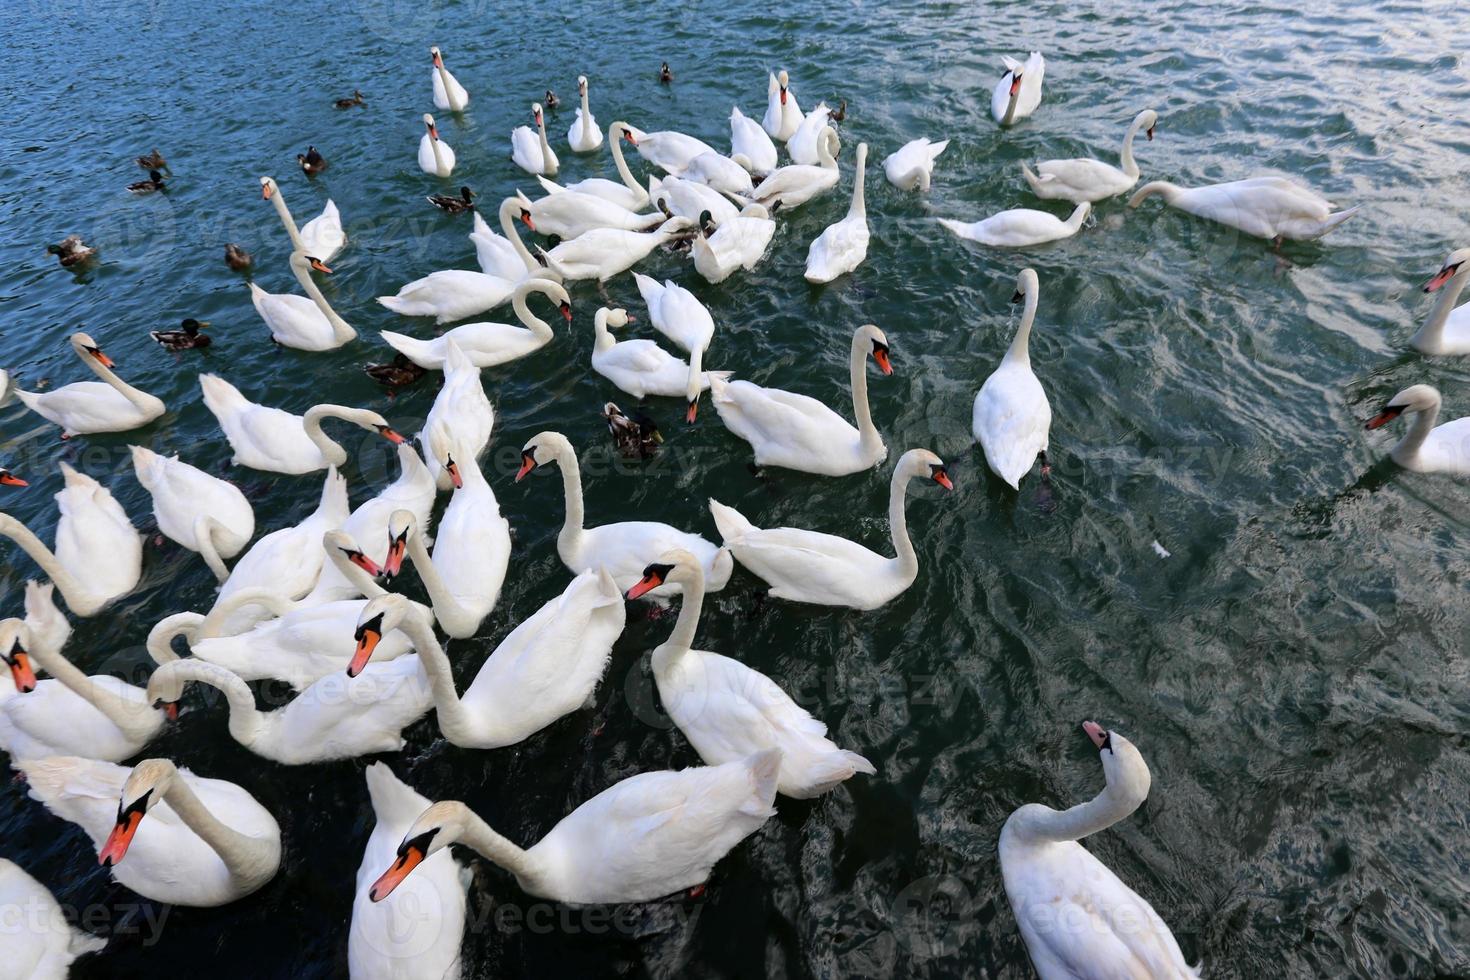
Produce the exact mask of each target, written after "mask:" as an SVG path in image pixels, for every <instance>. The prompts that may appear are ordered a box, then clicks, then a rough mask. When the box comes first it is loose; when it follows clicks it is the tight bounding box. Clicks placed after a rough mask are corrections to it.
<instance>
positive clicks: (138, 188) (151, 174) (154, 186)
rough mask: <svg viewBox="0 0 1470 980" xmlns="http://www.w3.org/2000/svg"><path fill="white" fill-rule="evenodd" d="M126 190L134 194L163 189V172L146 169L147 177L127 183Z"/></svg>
mask: <svg viewBox="0 0 1470 980" xmlns="http://www.w3.org/2000/svg"><path fill="white" fill-rule="evenodd" d="M128 190H130V191H132V192H133V193H134V194H152V193H153V192H154V191H161V190H163V174H161V173H159V172H158V171H157V170H150V171H148V179H147V180H140V181H138V182H137V183H135V184H129V185H128Z"/></svg>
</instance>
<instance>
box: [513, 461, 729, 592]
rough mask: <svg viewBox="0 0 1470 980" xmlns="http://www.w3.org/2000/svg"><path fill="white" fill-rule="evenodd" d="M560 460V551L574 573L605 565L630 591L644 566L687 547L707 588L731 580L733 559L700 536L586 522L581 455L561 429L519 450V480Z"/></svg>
mask: <svg viewBox="0 0 1470 980" xmlns="http://www.w3.org/2000/svg"><path fill="white" fill-rule="evenodd" d="M548 463H556V464H557V465H558V466H559V467H561V479H562V489H563V491H564V493H565V496H566V508H567V513H566V520H565V521H564V522H563V524H562V528H561V533H559V534H558V535H557V536H556V553H557V554H558V555H560V556H561V560H562V564H564V565H566V566H567V568H568V569H570V570H571V571H572V572H573V573H574V574H575V573H578V572H581V571H583V570H584V569H588V568H597V567H599V566H600V567H602V568H606V569H607V571H608V573H609V574H610V575H612V577H613V581H614V582H616V583H617V586H618V588H619V589H624V590H626V589H631V588H632V587H633V583H635V582H637V581H638V580H639V579H640V578H642V577H643V569H644V568H645V567H646V566H647V565H648V563H649V562H650V561H653V560H654V559H656V558H657V557H658V556H659V555H661V554H663V553H664V552H665V551H670V550H672V549H674V548H683V549H684V550H685V551H688V552H690V553H692V554H693V555H695V557H697V558H698V559H699V561H700V562H701V563H702V564H703V566H704V578H705V586H706V588H707V589H708V590H709V591H710V592H718V591H719V590H720V589H723V588H724V587H725V583H727V582H729V581H730V572H731V570H732V569H733V568H734V562H732V561H731V560H730V553H729V552H728V551H726V550H725V549H724V548H719V547H716V546H715V545H713V544H711V543H710V542H709V541H706V540H705V539H704V538H702V537H700V536H699V535H697V534H691V533H689V532H687V531H680V530H678V529H677V528H673V527H670V526H669V525H667V524H662V523H658V522H655V521H619V522H617V523H614V524H603V525H602V526H600V527H590V528H589V527H583V526H582V471H581V467H580V466H579V465H578V464H577V453H576V451H575V450H573V449H572V444H571V443H570V442H568V441H567V437H566V436H564V435H562V434H561V433H559V432H542V433H540V434H539V435H536V436H534V437H532V438H531V439H530V440H529V441H528V442H527V443H526V445H525V447H524V448H523V449H522V450H521V468H520V470H519V471H518V472H517V473H516V482H517V483H519V482H520V481H521V480H524V479H525V478H526V474H528V473H530V472H531V471H532V470H534V469H535V468H536V467H538V466H545V465H546V464H548ZM677 592H679V587H678V586H675V585H664V586H661V587H659V588H658V589H656V590H654V592H653V593H652V594H653V595H654V596H655V597H658V598H662V597H665V596H668V595H673V594H675V593H677Z"/></svg>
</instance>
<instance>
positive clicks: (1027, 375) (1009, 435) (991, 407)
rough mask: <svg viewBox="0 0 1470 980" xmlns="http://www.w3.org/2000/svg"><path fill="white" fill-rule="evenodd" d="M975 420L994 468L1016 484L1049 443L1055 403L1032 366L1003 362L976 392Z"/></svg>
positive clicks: (1001, 476)
mask: <svg viewBox="0 0 1470 980" xmlns="http://www.w3.org/2000/svg"><path fill="white" fill-rule="evenodd" d="M971 422H972V427H973V430H974V435H975V438H976V439H978V440H979V441H980V446H981V448H983V449H984V450H985V459H986V461H987V462H988V463H989V464H990V468H991V469H992V470H994V471H995V472H996V474H997V475H999V476H1000V478H1001V479H1003V480H1005V481H1006V482H1007V483H1009V484H1010V485H1011V486H1012V487H1013V488H1015V487H1017V486H1018V485H1019V484H1020V482H1021V477H1023V476H1025V475H1026V473H1027V472H1029V471H1030V469H1031V467H1032V465H1033V464H1034V463H1035V462H1036V456H1037V454H1038V453H1040V452H1041V451H1042V450H1043V449H1045V448H1046V447H1047V436H1048V433H1049V432H1050V430H1051V404H1050V403H1049V402H1048V401H1047V399H1046V392H1045V391H1043V390H1042V387H1041V382H1040V381H1038V380H1036V375H1034V374H1032V373H1031V370H1030V368H1027V367H1020V366H1016V365H1002V366H1001V367H1000V368H998V369H997V370H996V371H995V373H994V374H992V375H991V376H990V377H989V378H986V379H985V384H983V385H981V387H980V393H979V394H978V395H976V396H975V408H974V413H973V418H972V420H971Z"/></svg>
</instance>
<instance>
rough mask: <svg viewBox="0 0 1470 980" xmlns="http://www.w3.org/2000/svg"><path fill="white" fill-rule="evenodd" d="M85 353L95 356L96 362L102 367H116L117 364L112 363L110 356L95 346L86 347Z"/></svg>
mask: <svg viewBox="0 0 1470 980" xmlns="http://www.w3.org/2000/svg"><path fill="white" fill-rule="evenodd" d="M87 353H89V354H91V355H92V356H93V357H95V358H97V363H98V364H101V365H102V366H103V367H106V368H110V367H117V365H116V364H115V363H113V360H112V358H110V357H108V356H107V355H106V354H104V353H102V351H100V350H98V349H97V348H96V347H89V348H87Z"/></svg>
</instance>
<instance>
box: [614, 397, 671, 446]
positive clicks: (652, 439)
mask: <svg viewBox="0 0 1470 980" xmlns="http://www.w3.org/2000/svg"><path fill="white" fill-rule="evenodd" d="M602 417H603V418H604V419H606V420H607V431H608V432H609V433H611V434H612V437H613V445H615V446H617V447H618V451H619V452H621V453H622V454H623V455H624V456H629V457H632V456H637V457H638V458H639V459H648V458H649V457H651V456H652V455H653V454H654V453H656V452H658V446H659V443H661V442H663V441H664V437H663V435H662V434H661V433H660V432H659V431H658V426H657V425H655V424H654V421H653V419H651V418H649V417H648V416H647V415H644V414H643V413H642V412H634V413H633V414H632V415H624V414H623V411H622V409H620V408H618V406H616V405H614V404H613V403H612V402H608V403H607V404H606V405H603V406H602Z"/></svg>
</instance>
